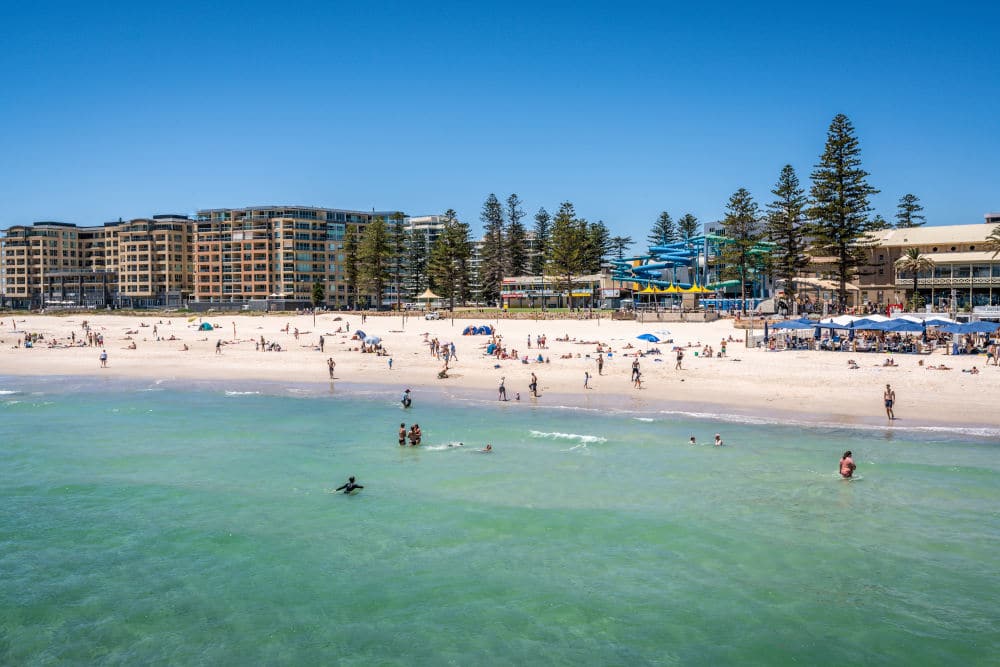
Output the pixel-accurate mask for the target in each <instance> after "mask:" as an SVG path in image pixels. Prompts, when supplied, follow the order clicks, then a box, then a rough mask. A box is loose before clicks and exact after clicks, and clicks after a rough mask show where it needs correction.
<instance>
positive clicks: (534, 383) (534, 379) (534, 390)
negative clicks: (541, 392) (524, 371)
mask: <svg viewBox="0 0 1000 667" xmlns="http://www.w3.org/2000/svg"><path fill="white" fill-rule="evenodd" d="M528 391H530V392H531V395H532V396H534V397H535V398H538V376H536V375H535V374H534V373H532V374H531V382H529V383H528Z"/></svg>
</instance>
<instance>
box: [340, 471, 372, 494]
mask: <svg viewBox="0 0 1000 667" xmlns="http://www.w3.org/2000/svg"><path fill="white" fill-rule="evenodd" d="M363 488H365V487H363V486H361V485H360V484H357V483H356V482H355V481H354V475H351V476H350V477H348V478H347V484H344V485H343V486H340V487H337V491H343V492H344V493H345V494H348V493H351V492H352V491H354V490H356V489H363ZM335 493H336V492H335Z"/></svg>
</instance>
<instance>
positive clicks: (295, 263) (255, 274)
mask: <svg viewBox="0 0 1000 667" xmlns="http://www.w3.org/2000/svg"><path fill="white" fill-rule="evenodd" d="M377 218H380V219H382V220H384V221H386V223H387V224H402V215H401V214H396V213H395V212H385V211H382V212H376V211H373V212H371V213H365V212H362V211H347V210H341V209H329V208H312V207H302V206H297V207H278V206H260V207H256V206H255V207H249V208H240V209H206V210H202V211H198V216H197V222H196V225H197V227H196V232H195V253H194V254H195V262H194V264H195V266H194V275H195V287H194V299H195V301H208V302H246V301H251V300H263V299H269V300H271V301H274V302H278V303H282V304H284V305H287V306H296V307H304V306H307V305H308V304H309V303H310V302H311V299H312V292H313V285H314V284H316V283H317V282H318V283H320V284H321V285H323V289H324V293H325V302H326V304H327V305H330V306H334V307H338V306H344V305H347V304H348V296H349V295H348V293H347V276H346V272H345V259H346V258H345V256H344V241H345V239H346V238H347V234H349V233H353V234H357V235H358V238H360V237H361V235H362V234H364V230H365V227H366V225H368V224H369V223H370V222H372V220H374V219H377Z"/></svg>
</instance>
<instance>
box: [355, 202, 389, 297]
mask: <svg viewBox="0 0 1000 667" xmlns="http://www.w3.org/2000/svg"><path fill="white" fill-rule="evenodd" d="M358 264H359V265H360V276H361V284H362V285H363V286H364V288H365V291H366V292H368V293H369V294H371V295H373V296H374V297H375V299H374V300H375V308H376V309H377V310H381V308H382V295H383V294H384V293H385V284H386V283H387V282H388V281H389V278H390V277H391V275H392V274H391V272H390V268H391V266H392V243H391V242H390V240H389V230H388V228H387V227H386V224H385V220H383V219H382V218H379V217H373V218H372V220H371V222H369V223H368V225H367V226H366V227H365V234H364V236H362V237H361V245H360V246H359V247H358Z"/></svg>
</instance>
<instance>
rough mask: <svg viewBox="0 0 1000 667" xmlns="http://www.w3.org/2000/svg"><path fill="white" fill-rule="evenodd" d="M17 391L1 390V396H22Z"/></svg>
mask: <svg viewBox="0 0 1000 667" xmlns="http://www.w3.org/2000/svg"><path fill="white" fill-rule="evenodd" d="M20 393H21V392H19V391H18V390H16V389H0V396H10V395H11V394H20Z"/></svg>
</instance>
